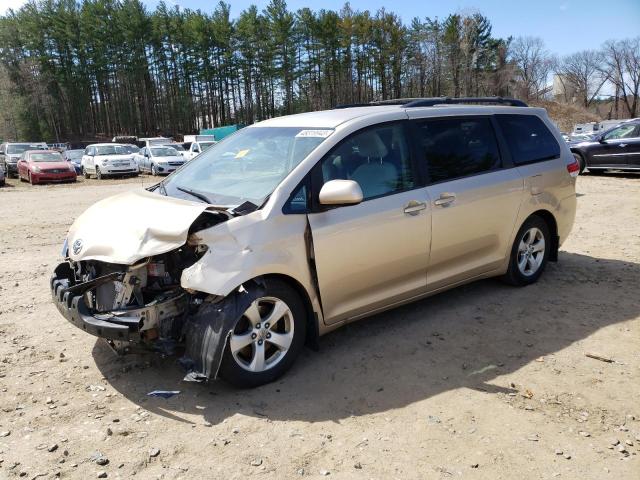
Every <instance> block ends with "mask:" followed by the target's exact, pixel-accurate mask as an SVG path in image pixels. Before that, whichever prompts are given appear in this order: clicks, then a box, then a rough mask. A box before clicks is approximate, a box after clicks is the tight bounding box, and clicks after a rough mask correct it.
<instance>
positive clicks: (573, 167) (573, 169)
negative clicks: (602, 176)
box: [567, 158, 580, 177]
mask: <svg viewBox="0 0 640 480" xmlns="http://www.w3.org/2000/svg"><path fill="white" fill-rule="evenodd" d="M567 172H569V175H571V176H572V177H577V176H578V174H579V173H580V164H579V163H578V160H576V159H575V158H574V159H573V162H571V163H569V164H568V165H567Z"/></svg>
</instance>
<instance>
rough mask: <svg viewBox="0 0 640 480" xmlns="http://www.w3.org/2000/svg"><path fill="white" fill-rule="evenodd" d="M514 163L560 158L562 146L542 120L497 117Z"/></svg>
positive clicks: (520, 116)
mask: <svg viewBox="0 0 640 480" xmlns="http://www.w3.org/2000/svg"><path fill="white" fill-rule="evenodd" d="M496 120H497V121H498V124H499V125H500V128H501V129H502V133H503V134H504V137H505V139H506V141H507V145H508V146H509V150H510V151H511V157H512V160H513V163H514V164H516V165H522V164H525V163H532V162H542V161H544V160H551V159H552V158H556V157H558V156H560V145H558V142H557V141H556V139H555V137H554V136H553V134H552V133H551V132H550V131H549V129H548V128H547V126H546V125H545V124H544V122H543V121H542V120H540V119H539V118H538V117H536V116H534V115H496Z"/></svg>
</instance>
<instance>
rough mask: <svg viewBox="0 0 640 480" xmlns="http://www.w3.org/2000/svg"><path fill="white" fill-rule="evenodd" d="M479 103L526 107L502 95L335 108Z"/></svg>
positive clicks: (405, 100)
mask: <svg viewBox="0 0 640 480" xmlns="http://www.w3.org/2000/svg"><path fill="white" fill-rule="evenodd" d="M474 103H477V104H481V105H487V104H488V105H509V106H511V107H528V106H529V105H527V104H526V103H525V102H523V101H522V100H517V99H515V98H503V97H453V98H452V97H431V98H396V99H392V100H379V101H374V102H369V103H351V104H345V105H337V106H336V107H335V108H353V107H376V106H381V105H399V106H402V107H404V108H414V107H434V106H436V105H457V104H474Z"/></svg>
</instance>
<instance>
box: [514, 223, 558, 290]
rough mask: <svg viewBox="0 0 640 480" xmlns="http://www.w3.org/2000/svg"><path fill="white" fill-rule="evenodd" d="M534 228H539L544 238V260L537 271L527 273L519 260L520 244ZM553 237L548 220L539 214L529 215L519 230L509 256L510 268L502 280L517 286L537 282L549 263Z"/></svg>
mask: <svg viewBox="0 0 640 480" xmlns="http://www.w3.org/2000/svg"><path fill="white" fill-rule="evenodd" d="M532 228H537V229H538V230H539V231H540V232H541V233H542V236H543V238H544V253H543V256H542V262H541V263H540V265H539V267H537V269H536V270H535V272H533V273H531V274H529V275H525V274H524V273H523V272H522V271H521V270H520V267H519V266H518V260H519V258H520V253H519V246H520V242H521V241H523V239H524V237H525V235H526V234H527V232H529V231H530V230H531V229H532ZM551 245H552V238H551V234H550V232H549V226H548V225H547V222H545V221H544V220H543V219H542V218H541V217H539V216H537V215H532V216H531V217H529V218H528V219H527V220H526V221H525V222H524V224H523V225H522V226H521V227H520V230H518V234H517V235H516V238H515V240H514V241H513V246H512V247H511V256H510V258H509V268H508V270H507V273H506V274H505V275H504V276H503V277H502V280H503V281H504V282H506V283H508V284H510V285H515V286H525V285H530V284H532V283H535V282H537V281H538V279H539V278H540V275H542V272H544V268H545V267H546V265H547V261H548V260H549V253H550V252H551Z"/></svg>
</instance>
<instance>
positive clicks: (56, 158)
mask: <svg viewBox="0 0 640 480" xmlns="http://www.w3.org/2000/svg"><path fill="white" fill-rule="evenodd" d="M29 160H31V161H32V162H62V161H63V158H62V155H60V154H59V153H58V152H42V153H30V154H29Z"/></svg>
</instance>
